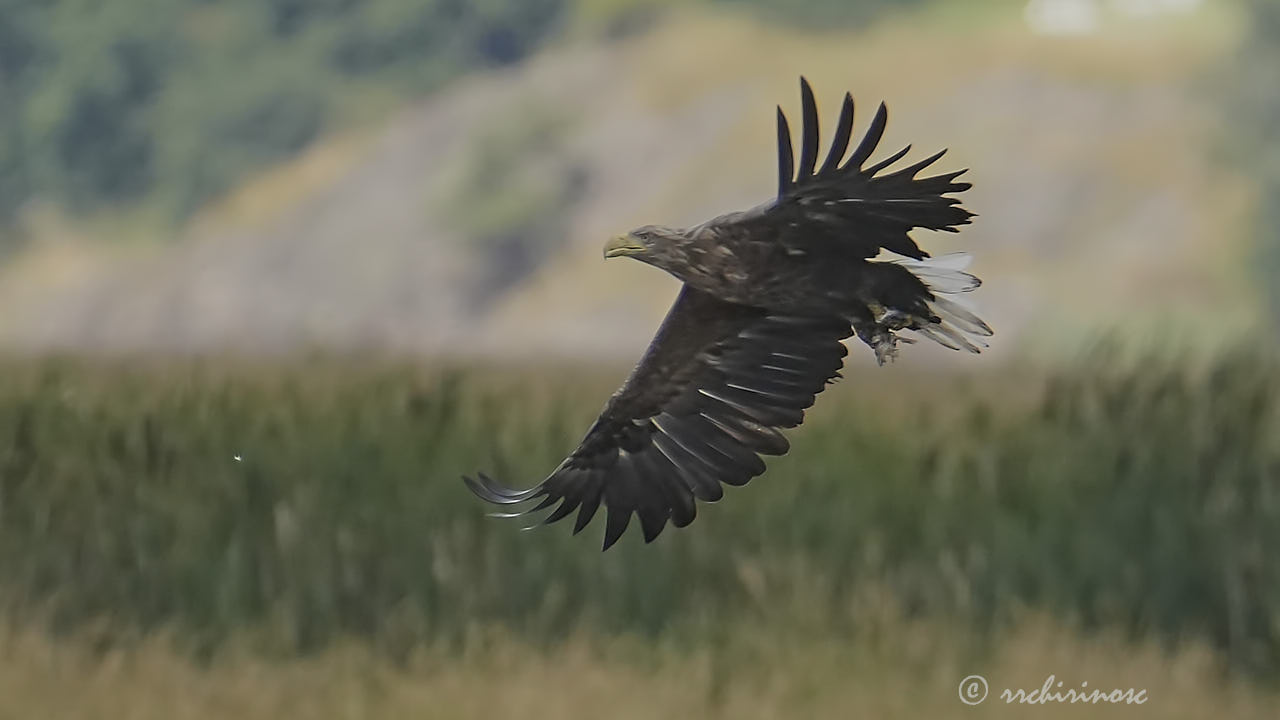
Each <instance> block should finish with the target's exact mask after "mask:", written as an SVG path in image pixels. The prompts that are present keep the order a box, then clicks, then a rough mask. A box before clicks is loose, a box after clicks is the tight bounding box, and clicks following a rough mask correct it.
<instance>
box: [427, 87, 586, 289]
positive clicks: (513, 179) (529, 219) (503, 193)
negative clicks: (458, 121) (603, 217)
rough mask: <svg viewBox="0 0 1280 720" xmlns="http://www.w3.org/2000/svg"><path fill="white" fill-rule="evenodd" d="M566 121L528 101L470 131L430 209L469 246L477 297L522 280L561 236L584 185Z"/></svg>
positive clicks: (558, 243)
mask: <svg viewBox="0 0 1280 720" xmlns="http://www.w3.org/2000/svg"><path fill="white" fill-rule="evenodd" d="M573 127H574V126H573V122H572V118H570V117H566V116H565V114H564V113H562V112H559V111H558V110H557V108H555V107H551V106H548V105H546V104H542V103H538V102H536V101H533V100H529V101H526V104H525V105H524V106H523V107H522V108H520V110H519V111H518V112H516V113H514V114H505V113H504V114H503V115H502V116H501V117H499V118H496V119H495V121H493V122H491V123H489V124H486V125H484V126H482V127H479V128H477V129H476V130H475V131H474V132H473V133H472V134H471V136H470V137H469V138H468V140H467V145H466V147H465V148H462V152H461V153H459V157H458V158H456V159H455V161H454V162H455V165H456V167H455V168H454V171H453V173H452V174H453V175H454V176H455V177H452V178H450V179H449V182H448V183H447V189H446V191H445V192H440V193H439V195H440V197H436V198H433V202H432V203H431V205H432V207H431V212H432V213H433V214H437V215H438V216H439V217H442V218H444V219H445V220H446V221H447V222H449V223H451V224H452V225H453V226H454V227H455V228H456V229H457V230H458V231H459V233H460V234H461V235H462V236H463V237H464V238H466V242H467V245H468V247H470V248H472V249H473V250H475V251H476V253H477V255H478V258H477V259H478V262H477V263H476V264H477V265H478V266H479V267H480V268H481V272H483V273H484V275H485V276H484V277H481V278H477V282H475V283H474V284H473V285H472V288H474V289H473V291H472V292H473V293H474V294H475V297H476V298H477V302H479V301H482V300H484V299H487V298H492V297H494V296H495V295H497V294H498V293H500V292H501V291H503V290H506V289H507V288H508V287H510V286H511V285H512V284H514V283H516V282H517V281H519V280H521V279H523V278H524V276H525V275H526V274H527V273H528V272H530V271H531V270H533V269H534V268H535V267H537V265H538V264H539V263H540V262H541V261H542V260H543V259H545V258H546V257H547V256H549V255H550V254H551V253H552V252H553V251H555V250H556V249H558V248H559V247H560V246H561V244H562V243H563V242H564V239H565V238H566V237H567V236H568V230H567V228H566V227H565V219H566V218H567V217H569V216H570V210H571V206H572V204H573V203H574V202H575V201H577V200H578V198H579V197H580V196H581V195H582V192H583V190H584V189H585V186H586V182H587V175H586V168H585V167H584V165H583V164H582V163H580V162H575V160H574V158H573V155H572V153H571V151H570V150H569V148H568V141H569V139H570V137H571V134H572V131H573Z"/></svg>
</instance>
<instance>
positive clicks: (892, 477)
mask: <svg viewBox="0 0 1280 720" xmlns="http://www.w3.org/2000/svg"><path fill="white" fill-rule="evenodd" d="M801 74H803V75H805V76H807V77H808V78H809V79H810V81H811V82H812V83H813V85H814V88H815V90H816V93H817V96H818V103H819V109H820V114H821V118H822V121H823V123H824V125H825V127H828V128H829V127H830V126H831V124H832V123H833V122H834V116H835V113H836V110H837V108H838V104H839V101H840V98H841V97H842V95H843V93H844V92H845V91H846V90H849V91H851V92H852V93H853V95H854V97H855V98H856V100H857V102H858V107H859V113H858V116H857V117H856V118H855V127H856V128H857V130H856V132H857V131H860V130H861V129H862V128H864V127H865V124H866V121H867V120H868V119H869V116H870V112H871V109H872V108H874V106H875V104H876V103H878V102H879V101H881V100H884V101H886V102H887V103H888V105H889V108H890V122H889V129H888V132H887V137H886V141H885V143H884V144H883V146H882V147H883V148H884V149H885V150H893V149H896V148H897V147H899V146H901V145H903V144H907V143H913V144H914V146H915V147H916V148H917V153H918V154H919V156H921V157H922V156H923V155H924V154H925V153H929V152H932V151H933V150H935V149H940V148H942V147H948V148H950V152H949V153H948V155H947V156H946V158H945V159H944V160H943V161H942V162H941V163H940V164H939V165H938V167H939V168H940V169H942V170H950V169H958V168H961V167H969V168H971V170H970V173H969V175H968V176H967V178H966V179H969V180H971V181H972V182H973V183H974V188H973V189H972V190H971V191H969V192H967V193H965V196H964V200H965V205H966V207H968V208H970V209H971V210H973V211H975V212H977V213H978V214H979V217H978V218H976V219H975V223H974V225H972V226H971V227H968V228H966V229H965V230H964V232H962V233H961V234H960V235H958V236H957V235H950V234H940V235H936V236H930V235H929V234H928V233H920V234H918V235H917V239H918V240H919V241H920V243H921V245H922V246H923V247H925V248H926V249H928V250H930V251H932V252H934V253H945V252H951V251H957V250H964V251H969V252H971V253H973V255H974V256H975V264H974V266H973V270H974V272H975V273H976V274H978V275H980V276H981V277H982V278H983V279H984V281H985V284H984V286H983V287H982V288H981V289H980V290H979V291H978V292H977V293H975V294H974V295H973V296H971V297H972V298H973V300H974V303H975V304H976V306H977V307H978V308H979V309H980V313H981V314H982V316H983V317H984V318H985V319H987V320H988V322H989V323H990V324H991V325H992V326H993V327H994V328H995V330H996V335H995V337H994V338H993V342H992V348H991V350H990V352H989V353H986V354H983V355H981V356H970V355H962V354H959V353H951V352H948V351H945V350H942V349H939V348H932V347H925V346H923V345H916V346H912V347H909V348H907V349H906V350H905V351H904V353H903V356H902V358H901V359H900V361H899V362H898V363H896V364H895V365H893V366H890V367H886V368H877V367H876V366H875V364H874V362H873V361H872V359H871V353H870V352H869V351H868V350H867V349H866V348H865V347H862V346H855V347H853V348H852V353H851V357H850V359H849V368H848V369H847V370H846V377H847V379H846V380H845V381H843V382H842V383H840V384H838V385H836V386H834V387H832V388H831V389H829V390H828V391H827V392H826V393H824V394H823V395H822V397H821V398H820V401H819V403H818V405H817V406H816V408H815V409H814V410H813V411H812V412H811V413H810V414H809V417H808V420H807V421H806V424H805V425H804V427H802V428H800V429H798V430H797V431H795V432H793V433H791V438H792V440H793V449H792V453H791V454H790V455H789V456H787V457H784V458H779V459H777V460H774V461H772V462H771V463H770V471H769V472H768V473H767V474H766V475H765V476H763V477H761V478H759V479H757V480H755V481H754V482H753V483H752V484H751V485H750V486H749V487H747V488H745V489H738V490H731V491H730V492H729V493H728V497H727V498H726V500H725V501H723V502H722V503H720V504H718V505H703V506H701V508H700V510H701V512H700V516H701V517H700V518H699V520H698V521H697V522H696V523H695V524H694V525H693V526H692V527H690V528H688V529H686V530H682V531H673V530H669V531H668V532H667V533H665V534H664V535H663V536H662V537H661V538H659V539H658V541H656V542H655V543H654V544H653V545H650V546H644V545H643V544H642V543H641V542H640V541H639V539H638V537H635V536H628V537H626V538H624V539H623V541H622V542H621V543H620V544H619V546H618V547H617V548H616V549H614V550H611V551H610V552H609V553H607V554H601V553H600V552H599V545H598V542H599V532H600V530H599V528H598V527H593V528H591V529H589V530H588V531H587V532H586V533H584V535H586V536H587V537H578V538H572V537H569V535H568V528H566V527H559V526H557V527H555V528H552V529H549V530H541V531H537V532H528V533H521V532H519V531H518V526H517V525H512V524H510V523H507V522H500V521H497V520H492V519H488V518H485V517H483V513H484V511H485V508H482V507H480V505H479V503H478V502H476V501H475V500H474V499H473V498H472V497H471V496H470V494H469V493H467V492H466V491H465V489H464V488H463V486H462V484H461V483H460V482H459V480H458V476H459V475H460V474H462V473H464V472H473V471H474V470H476V469H477V468H483V469H486V470H488V471H492V472H493V473H494V474H495V475H496V476H498V477H500V478H503V479H505V480H507V481H509V482H513V483H515V484H518V485H523V484H529V483H532V482H535V481H536V480H538V479H540V478H541V476H542V475H544V474H545V473H546V472H547V471H548V470H549V469H550V468H552V467H554V465H555V464H556V463H558V462H559V460H560V458H561V457H563V455H564V454H565V453H566V452H568V451H569V450H571V449H572V448H573V447H574V446H575V445H576V442H577V440H578V439H579V438H580V435H581V433H582V432H583V431H584V430H585V428H586V427H587V425H588V424H589V423H590V422H591V420H592V419H593V418H594V416H595V414H596V413H597V412H598V410H599V407H600V406H601V404H602V403H603V401H604V399H605V398H606V397H607V395H608V393H610V392H611V391H612V390H613V389H614V388H615V387H616V386H617V385H618V384H619V383H620V382H621V380H622V378H623V377H624V376H625V373H626V371H627V370H628V369H629V367H630V364H631V363H633V362H634V361H635V359H636V358H637V357H638V356H639V353H640V352H641V351H642V350H643V348H644V347H645V345H647V343H648V342H649V339H650V338H651V336H652V333H653V330H654V329H655V328H656V327H657V324H658V323H659V322H660V320H661V317H662V315H663V314H664V313H665V311H666V309H667V307H668V305H669V304H670V302H671V299H672V298H673V296H674V293H675V290H676V287H677V284H676V282H675V281H674V280H673V279H671V278H670V277H668V276H666V275H665V274H663V273H661V272H659V271H657V270H654V269H651V268H648V267H647V266H644V265H642V264H640V263H635V262H612V263H608V264H605V263H603V261H602V260H601V259H600V247H601V244H602V243H603V241H604V240H605V239H606V238H608V237H609V236H611V235H613V234H615V233H617V232H620V231H625V230H627V229H630V228H632V227H634V226H637V225H640V224H645V223H660V224H670V225H681V224H693V223H696V222H699V221H701V220H704V219H706V218H708V217H710V216H712V215H715V214H718V213H722V212H727V211H731V210H736V209H742V208H745V207H747V206H750V205H754V204H756V203H758V202H760V201H762V200H764V199H766V198H767V197H769V196H770V194H771V193H772V191H773V186H774V183H775V182H776V181H775V173H776V170H775V162H776V159H775V158H776V155H775V150H774V144H773V143H774V140H773V138H774V125H773V122H774V117H773V116H774V107H773V106H774V105H775V104H778V105H781V106H782V108H783V109H784V110H786V111H788V113H789V114H791V116H792V117H793V118H797V117H798V113H799V87H798V77H799V76H800V75H801ZM824 137H825V136H824ZM1277 197H1280V2H1275V0H1213V1H1212V2H1210V1H1209V0H1203V1H1200V0H974V1H973V2H966V3H958V2H943V1H942V0H911V1H909V2H905V1H900V2H890V1H889V0H790V1H785V2H784V0H477V1H475V2H465V1H464V0H268V1H266V2H262V1H259V0H253V1H250V0H114V1H113V2H110V3H107V2H101V1H97V0H0V370H2V371H0V617H3V619H4V622H0V717H50V718H53V717H131V718H179V719H191V720H195V719H197V718H213V717H227V716H239V717H246V718H257V717H261V718H268V717H279V716H281V715H286V714H287V715H288V716H291V717H314V718H374V717H407V716H420V717H440V718H454V717H457V718H473V717H474V718H487V717H494V716H499V715H504V716H515V717H550V718H570V719H572V718H587V717H597V716H600V715H602V714H605V713H608V714H610V715H611V716H613V717H619V718H632V717H634V718H651V717H653V718H656V717H723V718H756V717H758V718H775V717H848V716H857V717H862V716H865V717H880V718H909V717H918V716H926V717H960V716H964V717H988V716H989V717H1028V716H1034V717H1041V716H1044V717H1064V718H1065V717H1083V716H1086V715H1088V716H1093V715H1095V714H1099V713H1102V714H1106V713H1107V712H1108V711H1109V712H1110V713H1112V714H1114V715H1115V716H1117V717H1120V716H1124V717H1159V718H1171V717H1185V718H1200V717H1210V716H1212V717H1242V718H1274V717H1276V716H1277V713H1280V691H1278V690H1277V682H1280V561H1277V560H1276V557H1277V556H1278V555H1280V359H1278V358H1277V355H1276V346H1277V342H1276V340H1277V337H1278V336H1280V289H1278V288H1280V284H1278V283H1277V282H1276V277H1277V273H1280V230H1277V227H1280V204H1278V203H1277V202H1276V198H1277ZM972 674H981V675H984V676H985V677H986V678H987V680H988V681H989V684H990V688H991V697H990V698H988V699H987V701H986V702H985V703H983V704H981V705H979V706H976V707H970V706H967V705H965V704H962V703H961V701H960V697H959V694H958V692H957V686H958V684H959V683H960V681H961V679H962V678H964V677H966V676H968V675H972ZM1051 675H1052V676H1054V678H1055V680H1054V681H1053V682H1058V681H1061V682H1063V686H1062V688H1060V690H1061V689H1065V688H1077V689H1078V688H1080V687H1082V685H1081V684H1082V683H1087V687H1088V688H1091V689H1092V688H1104V689H1106V690H1110V689H1113V688H1121V689H1126V688H1138V689H1146V690H1147V693H1148V695H1149V698H1150V699H1149V701H1148V702H1147V703H1146V704H1145V705H1141V706H1121V707H1115V708H1105V707H1104V708H1097V707H1089V708H1081V707H1079V706H1070V705H1053V704H1050V705H1039V706H1037V707H1034V708H1027V707H1019V706H1016V705H1015V706H1008V705H1006V704H1005V703H1004V702H1003V701H1002V700H1000V699H998V697H997V695H998V694H999V693H1000V691H1001V690H1003V689H1005V688H1010V689H1017V688H1022V689H1025V690H1032V689H1035V688H1040V687H1041V686H1042V685H1044V684H1045V683H1046V682H1047V678H1049V676H1051Z"/></svg>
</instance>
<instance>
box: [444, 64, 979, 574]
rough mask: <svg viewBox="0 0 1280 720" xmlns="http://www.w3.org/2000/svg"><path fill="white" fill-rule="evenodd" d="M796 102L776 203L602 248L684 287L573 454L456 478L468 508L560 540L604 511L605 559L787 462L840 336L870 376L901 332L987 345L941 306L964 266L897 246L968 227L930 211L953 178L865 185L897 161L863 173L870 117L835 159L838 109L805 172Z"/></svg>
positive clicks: (803, 85)
mask: <svg viewBox="0 0 1280 720" xmlns="http://www.w3.org/2000/svg"><path fill="white" fill-rule="evenodd" d="M800 90H801V101H802V105H801V107H802V113H803V123H802V140H801V146H800V156H799V161H798V162H799V164H798V166H797V164H796V163H797V161H796V158H795V156H794V154H793V151H792V146H791V132H790V128H789V127H788V124H787V119H786V116H785V115H784V114H783V113H782V109H781V108H779V109H778V178H779V180H778V195H777V197H776V198H774V199H772V200H770V201H769V202H767V203H764V204H762V205H760V206H758V207H755V208H753V209H751V210H747V211H745V212H738V213H730V214H728V215H722V216H720V217H717V218H714V219H712V220H710V221H708V222H705V223H703V224H701V225H698V226H696V227H692V228H687V229H673V228H666V227H659V226H645V227H642V228H637V229H636V230H633V231H632V232H630V233H628V234H626V235H623V236H619V237H617V238H614V239H613V240H611V241H610V242H609V244H607V245H606V246H605V257H617V256H630V257H635V258H637V259H639V260H642V261H644V262H646V263H649V264H650V265H654V266H655V267H659V268H662V269H663V270H666V271H667V272H669V273H671V274H672V275H674V276H675V277H677V278H679V279H680V280H682V281H683V282H684V287H683V288H682V289H681V290H680V294H679V295H678V296H677V298H676V301H675V304H674V305H673V306H672V308H671V310H670V311H669V312H668V313H667V317H666V319H665V320H664V321H663V323H662V326H661V327H660V328H659V329H658V333H657V336H656V337H654V339H653V342H652V343H650V345H649V348H648V350H646V351H645V354H644V357H642V358H641V360H640V362H639V364H638V365H636V368H635V369H634V370H633V371H632V373H631V375H630V377H628V378H627V381H626V382H625V383H624V384H623V386H622V388H621V389H619V390H618V391H617V392H616V393H614V395H613V397H611V398H610V399H609V402H608V403H607V404H606V405H605V408H604V411H603V412H602V413H601V414H600V417H599V419H597V420H596V422H595V423H594V424H593V425H592V426H591V428H590V429H589V430H588V431H587V434H586V437H585V438H584V439H583V441H582V443H581V444H580V445H579V446H578V448H577V449H576V450H574V451H573V453H572V454H570V455H569V457H568V458H566V459H565V460H564V461H563V462H562V463H561V464H560V466H559V467H557V468H556V469H555V470H554V471H553V472H552V473H551V475H549V476H548V477H547V478H546V479H545V480H543V481H542V482H541V483H538V484H537V485H535V486H533V487H532V488H529V489H527V490H512V489H509V488H506V487H504V486H502V485H500V484H498V483H497V482H495V481H494V480H492V479H491V478H489V477H487V476H486V475H484V474H480V475H479V476H478V477H477V478H469V477H466V478H463V479H464V480H465V481H466V483H467V485H468V487H470V488H471V490H472V491H473V492H475V494H476V495H478V496H480V497H481V498H483V499H485V500H487V501H489V502H492V503H496V504H499V505H513V506H517V507H522V506H523V507H525V509H521V510H518V511H517V512H514V513H507V515H510V516H523V515H528V514H530V513H537V512H542V511H548V514H547V515H546V517H544V518H542V519H541V522H542V523H552V522H555V521H557V520H560V519H562V518H564V517H567V516H568V515H570V514H572V513H574V512H576V513H577V517H576V520H575V523H574V532H575V533H577V532H580V531H581V530H582V529H583V528H584V527H586V525H587V524H588V523H589V522H590V521H591V519H592V518H593V517H594V515H595V514H596V511H597V510H598V509H599V508H600V507H601V506H604V508H605V514H606V516H607V517H606V521H605V537H604V548H605V549H608V548H609V547H610V546H611V545H613V543H615V542H616V541H617V540H618V538H619V537H621V536H622V533H623V532H624V531H625V530H626V528H627V526H628V524H629V523H630V520H631V516H632V514H635V515H636V516H637V517H638V518H639V521H640V527H641V531H642V533H643V535H644V539H645V541H646V542H649V541H652V540H653V539H654V538H655V537H657V536H658V534H659V533H660V532H661V531H662V529H663V528H664V527H665V526H666V523H667V522H668V521H670V522H671V523H672V524H674V525H675V526H676V527H683V526H685V525H687V524H689V523H690V522H692V521H693V519H694V515H695V514H696V501H697V500H702V501H705V502H714V501H716V500H719V499H720V497H721V496H722V494H723V488H722V485H744V484H746V483H747V482H748V481H749V480H750V479H751V478H753V477H755V476H757V475H759V474H761V473H763V472H764V470H765V465H764V461H763V460H761V458H760V456H761V455H782V454H785V453H786V452H787V450H788V447H789V445H788V443H787V439H786V438H785V437H784V436H783V435H782V433H781V432H780V430H781V429H784V428H792V427H795V426H797V425H799V424H800V423H801V422H802V421H803V420H804V411H805V410H806V409H808V408H809V407H810V406H811V405H813V402H814V398H815V396H816V395H817V394H818V393H820V392H822V389H823V388H824V387H825V386H826V385H827V383H829V382H832V381H833V380H834V379H835V378H837V377H838V376H839V371H840V368H841V366H842V365H843V362H844V356H845V355H846V354H847V350H846V348H845V345H844V344H843V342H842V341H843V340H845V339H846V338H848V337H849V336H850V335H853V334H855V333H856V334H857V335H858V337H859V338H860V339H862V340H863V341H864V342H866V343H867V344H868V345H870V346H871V347H872V348H873V349H874V350H875V353H876V358H877V360H878V361H879V362H881V363H883V362H884V361H885V360H887V359H890V358H892V357H893V356H894V355H895V354H896V352H897V343H898V341H899V340H903V341H907V342H911V340H910V339H909V338H907V337H900V336H899V333H900V332H903V331H914V332H915V333H917V334H919V335H923V336H925V337H928V338H931V339H933V340H935V341H937V342H939V343H941V344H943V345H946V346H947V347H951V348H955V349H961V348H963V349H966V350H969V351H971V352H977V351H978V349H979V346H980V345H983V343H982V340H981V338H982V337H985V336H989V335H990V334H991V329H990V328H988V327H987V325H986V324H985V323H983V322H982V320H980V319H978V318H977V317H976V316H974V315H973V314H972V313H970V312H969V311H967V310H965V309H964V308H962V307H961V306H960V305H958V304H957V303H955V302H953V301H950V300H948V299H946V298H944V297H941V295H943V294H953V293H959V292H967V291H969V290H972V289H974V288H976V287H977V286H978V284H979V281H978V279H977V278H975V277H973V276H972V275H969V274H968V273H965V272H963V270H964V266H965V265H966V264H967V256H960V255H952V256H943V257H941V258H938V259H936V260H929V259H927V258H929V254H928V253H926V252H925V251H923V250H921V249H920V248H919V246H917V245H916V243H915V241H913V240H912V239H911V237H910V235H909V234H908V233H909V232H910V231H911V230H912V229H914V228H926V229H930V230H945V231H949V232H956V231H957V228H958V226H960V225H965V224H967V223H968V222H969V218H970V217H972V214H971V213H969V212H968V211H966V210H964V209H963V208H961V207H960V205H959V201H958V200H957V199H955V198H951V197H947V194H949V193H956V192H961V191H963V190H965V189H967V188H969V184H968V183H965V182H957V181H956V178H957V177H959V176H960V175H961V173H963V172H964V171H963V170H961V171H957V172H950V173H945V174H941V175H935V176H931V177H925V178H919V177H917V175H918V174H919V173H920V171H921V170H923V169H924V168H926V167H928V166H929V165H931V164H933V163H934V162H935V161H937V160H938V159H939V158H940V157H942V154H943V153H941V152H939V153H937V154H935V155H932V156H930V157H928V158H926V159H924V160H921V161H920V162H917V163H915V164H912V165H909V166H907V167H904V168H902V169H900V170H896V171H893V172H883V171H885V170H886V169H887V168H888V167H889V166H890V165H892V164H893V163H895V162H897V161H898V160H900V159H902V157H904V156H905V155H906V153H907V152H908V150H909V149H910V146H908V147H907V148H903V149H902V150H901V151H899V152H897V153H895V154H893V155H892V156H890V157H888V158H886V159H885V160H882V161H880V162H877V163H874V164H872V165H869V166H868V165H867V162H868V161H869V160H870V158H871V156H872V154H873V153H874V152H875V149H876V146H877V145H878V143H879V141H880V138H881V136H882V135H883V133H884V128H885V123H886V119H887V112H886V109H885V106H884V105H883V104H881V105H880V107H879V108H878V110H877V111H876V113H875V116H874V117H873V119H872V121H871V125H870V127H869V129H868V130H867V133H866V135H865V136H864V137H863V139H862V140H861V141H860V142H859V143H858V145H857V147H855V148H854V150H853V152H852V154H850V155H849V156H848V158H847V159H846V157H845V156H846V154H847V153H848V147H849V141H850V139H851V137H852V128H853V98H852V97H851V96H850V95H848V94H846V95H845V97H844V105H843V107H842V108H841V111H840V117H839V119H838V120H837V121H836V132H835V137H834V139H833V140H832V143H831V148H830V150H829V151H828V152H827V154H826V156H825V159H824V160H823V162H822V164H821V166H819V165H818V112H817V105H816V103H815V102H814V98H813V92H812V90H811V89H810V87H809V83H808V82H807V81H805V80H804V78H801V80H800ZM944 152H945V151H944ZM882 173H883V174H882ZM885 251H887V252H888V253H892V254H893V255H896V256H897V257H896V258H893V257H890V256H886V255H885V254H884V252H885ZM529 504H532V505H531V506H529Z"/></svg>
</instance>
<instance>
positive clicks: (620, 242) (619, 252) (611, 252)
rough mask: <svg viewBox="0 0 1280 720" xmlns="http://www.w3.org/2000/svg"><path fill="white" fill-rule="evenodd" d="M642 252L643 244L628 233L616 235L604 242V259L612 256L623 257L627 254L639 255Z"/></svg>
mask: <svg viewBox="0 0 1280 720" xmlns="http://www.w3.org/2000/svg"><path fill="white" fill-rule="evenodd" d="M643 252H644V245H642V244H641V243H640V241H639V240H636V239H635V238H634V237H633V236H632V235H631V234H630V233H627V234H626V235H618V236H617V237H614V238H613V239H611V240H609V242H607V243H605V244H604V256H605V258H606V259H608V258H613V257H624V256H627V255H640V254H642V253H643Z"/></svg>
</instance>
